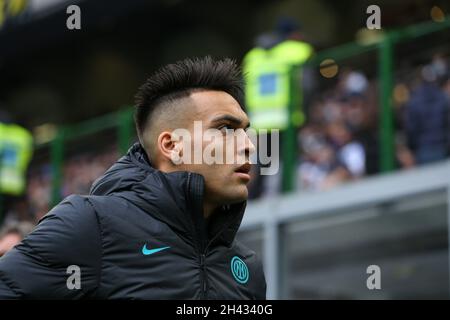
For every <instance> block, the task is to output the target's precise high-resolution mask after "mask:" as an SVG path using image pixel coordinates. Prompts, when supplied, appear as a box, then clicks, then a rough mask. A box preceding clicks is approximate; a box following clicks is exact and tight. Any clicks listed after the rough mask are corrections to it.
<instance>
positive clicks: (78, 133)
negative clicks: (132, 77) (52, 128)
mask: <svg viewBox="0 0 450 320" xmlns="http://www.w3.org/2000/svg"><path fill="white" fill-rule="evenodd" d="M106 129H116V130H117V135H118V147H119V151H120V152H121V153H122V154H124V153H125V152H126V151H127V150H128V148H129V147H130V143H131V139H132V137H133V132H134V124H133V109H132V108H131V107H124V108H123V109H121V110H119V111H117V112H114V113H110V114H106V115H104V116H101V117H98V118H94V119H90V120H87V121H84V122H81V123H78V124H74V125H69V126H61V127H60V128H58V130H57V133H56V136H55V138H54V139H53V140H52V141H51V142H50V158H51V163H52V188H51V190H52V194H51V202H52V205H55V204H57V203H58V202H59V201H60V197H61V196H60V195H61V184H62V178H63V170H62V169H63V165H64V153H65V145H66V143H68V142H70V141H71V140H76V139H80V138H83V137H85V136H88V135H92V134H95V133H97V132H100V131H102V130H106Z"/></svg>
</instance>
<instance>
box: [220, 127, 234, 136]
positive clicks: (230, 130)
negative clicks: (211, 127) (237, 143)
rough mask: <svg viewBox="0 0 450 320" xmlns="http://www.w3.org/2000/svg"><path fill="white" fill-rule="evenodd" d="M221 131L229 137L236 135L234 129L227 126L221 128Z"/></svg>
mask: <svg viewBox="0 0 450 320" xmlns="http://www.w3.org/2000/svg"><path fill="white" fill-rule="evenodd" d="M220 131H222V132H223V133H225V134H226V135H229V134H233V133H234V128H232V127H230V126H228V125H226V126H223V127H221V128H220Z"/></svg>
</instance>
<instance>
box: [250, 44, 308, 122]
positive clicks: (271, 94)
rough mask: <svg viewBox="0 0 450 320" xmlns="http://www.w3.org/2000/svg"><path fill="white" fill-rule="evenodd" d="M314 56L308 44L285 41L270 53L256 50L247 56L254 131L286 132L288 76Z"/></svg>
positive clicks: (251, 116) (260, 49)
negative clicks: (275, 130)
mask: <svg viewBox="0 0 450 320" xmlns="http://www.w3.org/2000/svg"><path fill="white" fill-rule="evenodd" d="M312 53H313V48H312V46H311V45H309V44H308V43H305V42H301V41H294V40H286V41H283V42H281V43H279V44H278V45H276V46H274V47H273V48H271V49H268V50H265V49H263V48H259V47H257V48H254V49H252V50H250V51H249V52H248V53H247V54H246V55H245V57H244V60H243V72H244V77H245V102H246V106H247V109H248V113H249V117H250V121H251V124H252V127H253V128H255V129H257V130H259V129H280V130H283V129H286V128H287V126H288V107H289V99H290V74H289V72H290V70H291V68H292V67H293V66H296V65H301V64H303V63H304V62H305V61H306V60H307V59H308V58H309V57H310V56H311V55H312ZM295 89H297V88H295Z"/></svg>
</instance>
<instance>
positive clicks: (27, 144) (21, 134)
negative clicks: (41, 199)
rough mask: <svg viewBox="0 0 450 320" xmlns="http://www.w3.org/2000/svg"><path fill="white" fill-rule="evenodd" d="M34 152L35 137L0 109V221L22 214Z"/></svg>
mask: <svg viewBox="0 0 450 320" xmlns="http://www.w3.org/2000/svg"><path fill="white" fill-rule="evenodd" d="M32 153H33V137H32V135H31V133H30V132H29V131H28V130H27V129H25V128H23V127H21V126H20V125H18V124H16V123H13V122H12V121H11V118H10V115H9V114H8V113H7V112H5V111H1V112H0V197H1V208H0V222H2V220H3V219H5V216H6V213H8V212H9V211H14V212H15V214H18V215H21V214H23V213H24V212H23V210H20V207H22V208H23V205H21V204H22V203H23V200H24V199H23V194H24V192H25V190H26V172H27V169H28V164H29V162H30V160H31V155H32Z"/></svg>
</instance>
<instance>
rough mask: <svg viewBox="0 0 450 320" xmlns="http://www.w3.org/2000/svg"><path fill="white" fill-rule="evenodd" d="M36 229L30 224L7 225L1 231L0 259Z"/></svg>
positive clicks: (16, 223)
mask: <svg viewBox="0 0 450 320" xmlns="http://www.w3.org/2000/svg"><path fill="white" fill-rule="evenodd" d="M33 228H34V225H33V224H32V223H30V222H15V223H9V224H6V225H5V226H4V227H3V228H2V229H1V231H0V257H1V256H3V255H4V254H6V253H7V252H8V251H9V250H11V249H12V248H13V247H14V246H15V245H17V244H19V243H20V241H22V239H23V238H25V237H26V236H27V235H28V234H29V233H30V232H31V231H32V230H33Z"/></svg>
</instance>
